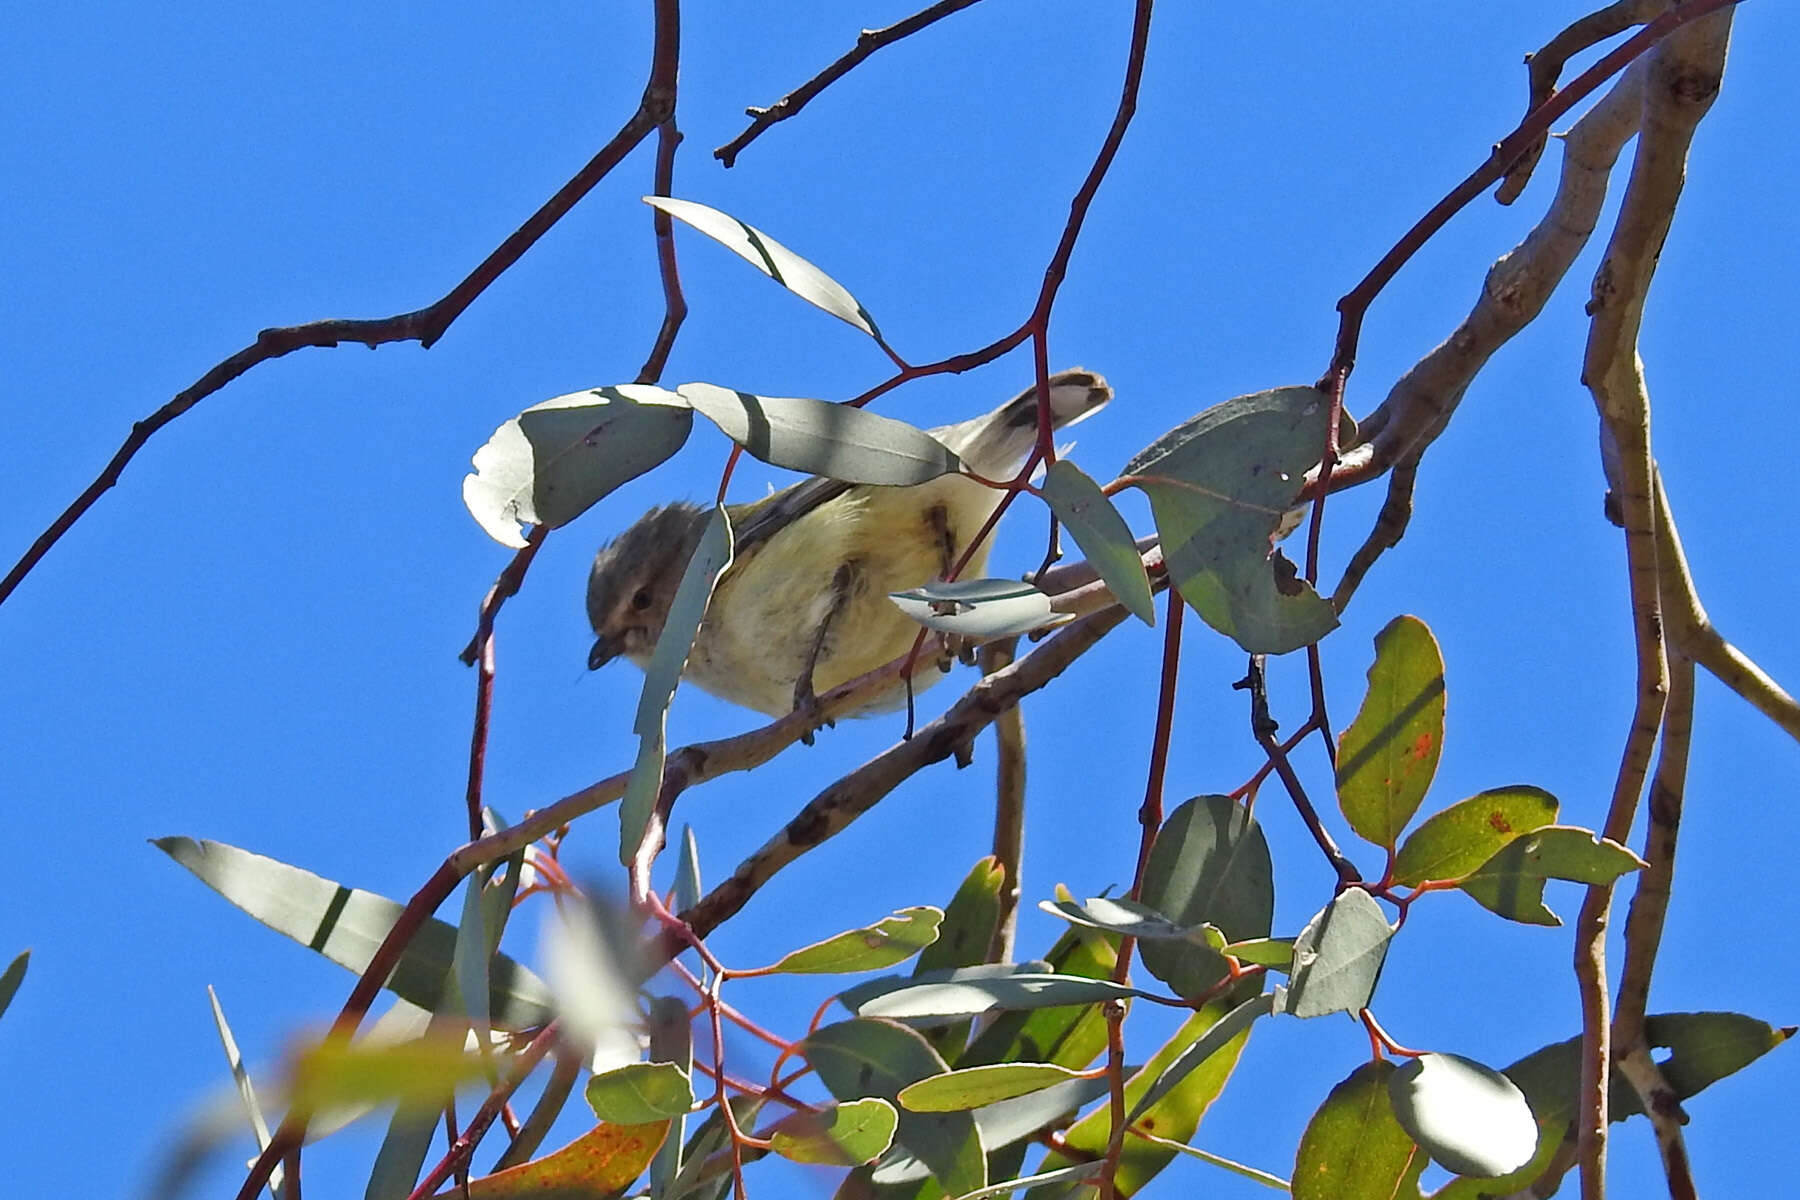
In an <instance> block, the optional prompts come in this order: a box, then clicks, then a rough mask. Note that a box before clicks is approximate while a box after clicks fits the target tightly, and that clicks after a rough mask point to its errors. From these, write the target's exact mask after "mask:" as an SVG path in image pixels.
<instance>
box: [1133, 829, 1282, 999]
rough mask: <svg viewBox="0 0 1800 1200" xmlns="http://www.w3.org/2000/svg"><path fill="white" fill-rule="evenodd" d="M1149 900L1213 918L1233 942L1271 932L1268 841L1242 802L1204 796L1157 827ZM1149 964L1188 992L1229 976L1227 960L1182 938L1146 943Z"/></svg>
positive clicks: (1207, 920) (1191, 922)
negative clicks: (1174, 940)
mask: <svg viewBox="0 0 1800 1200" xmlns="http://www.w3.org/2000/svg"><path fill="white" fill-rule="evenodd" d="M1143 901H1144V903H1146V904H1148V905H1149V906H1150V907H1152V908H1153V909H1155V910H1156V911H1157V912H1160V913H1163V914H1164V915H1166V916H1167V917H1168V918H1169V919H1170V920H1171V921H1174V922H1175V923H1177V924H1179V925H1184V926H1189V927H1193V926H1198V925H1203V924H1204V925H1212V926H1214V927H1216V928H1217V929H1219V930H1220V931H1221V932H1223V933H1224V934H1225V936H1226V938H1228V939H1229V940H1231V941H1247V940H1250V939H1253V938H1264V937H1268V936H1269V929H1270V922H1271V921H1272V919H1273V917H1274V912H1275V883H1274V875H1273V872H1272V870H1271V867H1270V863H1269V844H1268V842H1267V841H1266V840H1264V838H1263V832H1262V829H1261V828H1260V827H1258V825H1257V824H1256V821H1255V820H1254V819H1253V818H1252V817H1251V816H1250V814H1249V812H1248V810H1246V809H1245V808H1244V806H1243V805H1241V804H1238V803H1237V802H1235V801H1233V800H1232V799H1231V798H1230V797H1228V796H1197V797H1195V798H1194V799H1192V800H1189V801H1187V802H1186V803H1184V804H1182V805H1181V806H1180V807H1178V808H1177V809H1176V810H1175V811H1174V812H1172V813H1170V814H1169V817H1168V819H1167V820H1166V821H1164V822H1163V826H1162V828H1161V829H1159V830H1157V833H1156V841H1155V844H1154V845H1153V846H1152V847H1151V849H1150V860H1149V862H1148V864H1147V865H1146V868H1145V873H1144V887H1143ZM1139 950H1140V952H1141V953H1142V955H1143V958H1144V968H1145V970H1147V971H1149V972H1150V973H1151V974H1152V975H1154V976H1156V977H1157V978H1158V979H1160V980H1162V981H1163V982H1164V983H1166V984H1168V985H1169V986H1170V987H1172V988H1174V989H1175V991H1176V992H1178V993H1179V994H1181V995H1183V996H1188V997H1193V996H1199V995H1201V994H1203V993H1204V992H1206V991H1207V990H1208V989H1210V988H1211V987H1213V985H1215V984H1217V983H1218V982H1219V981H1220V980H1222V979H1224V978H1225V976H1226V974H1227V973H1228V968H1227V966H1226V963H1225V960H1224V959H1223V958H1222V957H1220V956H1219V955H1218V954H1216V953H1208V952H1206V951H1204V950H1202V949H1200V948H1199V947H1197V946H1194V945H1192V944H1188V943H1183V942H1159V941H1148V942H1145V943H1144V944H1143V945H1142V946H1141V947H1139Z"/></svg>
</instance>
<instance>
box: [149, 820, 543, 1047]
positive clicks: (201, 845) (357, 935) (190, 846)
mask: <svg viewBox="0 0 1800 1200" xmlns="http://www.w3.org/2000/svg"><path fill="white" fill-rule="evenodd" d="M154 845H155V846H156V847H157V849H159V850H161V851H162V852H163V853H165V854H167V855H168V856H169V857H170V858H172V859H174V860H175V861H176V862H178V863H180V864H181V865H182V866H184V867H186V868H187V869H188V870H190V871H192V872H193V873H194V874H195V875H196V876H198V877H199V879H200V881H201V882H202V883H204V884H206V885H207V886H208V887H210V888H212V889H213V890H214V891H216V892H218V893H219V894H220V895H221V896H223V897H225V899H227V900H229V901H231V902H232V903H233V904H235V905H237V906H238V907H239V908H241V909H243V910H244V911H245V912H247V913H249V914H250V915H251V916H253V917H255V918H256V919H257V920H258V921H261V922H262V923H263V924H264V925H267V926H268V927H269V928H271V929H273V930H275V932H277V933H281V934H285V935H287V936H288V937H290V938H293V939H294V940H295V941H296V942H299V943H300V944H301V945H302V946H306V947H307V948H309V949H311V950H315V951H317V952H318V953H320V954H322V955H324V956H325V957H326V958H328V959H330V960H331V961H332V962H334V963H337V964H338V965H339V966H341V967H345V968H347V969H349V970H351V971H354V972H356V973H358V974H361V973H362V972H363V971H364V970H366V969H367V967H368V965H369V960H370V959H371V958H373V957H374V954H375V951H376V950H377V949H379V948H380V946H381V942H382V939H383V938H385V937H386V936H387V933H388V930H390V929H392V928H393V927H394V922H395V921H396V920H398V919H399V916H400V913H401V907H400V905H398V904H396V903H394V902H393V901H392V900H389V899H388V898H387V897H385V896H378V895H376V894H375V893H373V892H365V891H362V890H360V889H357V888H347V887H344V886H343V885H342V884H339V883H334V882H333V881H331V880H329V879H325V878H323V877H321V876H318V875H314V874H313V873H312V872H311V871H304V870H301V869H300V868H299V867H292V866H289V865H287V864H286V863H282V862H277V861H275V860H274V859H272V858H265V857H263V856H262V855H260V854H252V853H250V852H249V851H248V850H240V849H238V848H237V847H236V846H228V845H226V844H224V843H223V842H211V841H195V840H194V839H192V838H185V837H165V838H157V839H156V840H155V842H154ZM455 950H456V930H455V929H454V928H453V927H452V926H450V925H448V924H445V923H444V922H443V921H439V920H435V919H428V920H426V921H425V922H424V923H423V924H421V925H420V927H419V931H418V933H417V934H416V935H414V937H413V939H412V940H411V941H410V942H409V943H408V944H407V948H406V951H405V953H403V954H402V955H401V956H400V961H399V963H398V964H396V966H395V967H394V970H393V973H392V974H391V975H389V976H388V979H387V985H386V986H387V987H388V989H389V990H390V991H392V992H393V993H394V994H395V995H397V996H400V997H402V998H403V999H406V1000H408V1001H410V1002H412V1003H413V1004H416V1005H418V1006H419V1007H420V1008H424V1009H428V1010H431V1011H433V1012H436V1011H442V1010H443V1006H444V1005H445V1004H446V1002H447V1001H448V1000H449V999H450V995H449V987H448V984H449V974H450V961H451V958H452V957H453V956H454V954H455ZM489 983H490V987H489V993H488V1012H489V1015H490V1017H491V1019H492V1020H493V1022H494V1025H495V1026H496V1027H497V1028H500V1029H515V1030H516V1029H529V1028H534V1027H536V1026H539V1025H543V1024H545V1023H546V1022H548V1021H549V1020H550V1019H551V1016H552V1015H553V1014H552V1013H551V1005H550V992H549V989H548V988H546V987H545V986H544V983H543V980H541V979H539V978H538V977H537V976H536V975H533V974H532V973H531V972H530V971H529V970H527V969H526V968H525V967H523V966H521V965H520V964H519V963H516V962H514V961H513V960H512V959H510V958H508V957H507V956H506V955H504V954H496V955H495V956H494V960H493V963H492V964H491V966H490V968H489Z"/></svg>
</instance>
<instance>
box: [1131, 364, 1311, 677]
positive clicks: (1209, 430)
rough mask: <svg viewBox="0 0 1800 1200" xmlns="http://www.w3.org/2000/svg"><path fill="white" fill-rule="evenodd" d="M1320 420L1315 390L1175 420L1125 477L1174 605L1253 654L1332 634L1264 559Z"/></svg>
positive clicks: (1230, 403) (1302, 588)
mask: <svg viewBox="0 0 1800 1200" xmlns="http://www.w3.org/2000/svg"><path fill="white" fill-rule="evenodd" d="M1330 412H1331V403H1330V400H1329V398H1328V397H1327V396H1326V395H1325V394H1324V393H1323V392H1321V391H1319V390H1318V389H1317V388H1311V387H1288V388H1275V389H1273V390H1272V391H1267V392H1256V393H1254V394H1252V395H1248V396H1238V397H1236V398H1235V399H1232V400H1227V401H1226V402H1225V403H1223V404H1219V405H1215V406H1214V407H1212V408H1209V409H1207V410H1206V411H1205V412H1203V413H1201V414H1200V415H1199V416H1197V417H1193V418H1191V419H1189V420H1187V421H1184V422H1183V423H1182V424H1180V425H1178V426H1177V427H1176V428H1174V429H1172V430H1170V431H1169V432H1168V433H1166V434H1164V435H1163V436H1162V437H1160V438H1158V439H1157V440H1156V442H1155V443H1153V444H1152V445H1150V446H1148V447H1146V448H1145V449H1144V450H1143V451H1141V452H1140V453H1139V454H1137V455H1136V456H1135V457H1134V458H1133V459H1132V460H1131V461H1130V462H1129V463H1127V464H1126V467H1125V472H1124V473H1125V475H1127V476H1136V477H1139V478H1138V479H1137V481H1136V484H1135V486H1137V487H1139V488H1142V489H1143V491H1144V493H1145V494H1146V495H1147V496H1149V497H1150V509H1151V511H1152V513H1154V514H1155V517H1156V530H1157V533H1158V535H1159V536H1160V537H1161V539H1162V546H1163V561H1164V562H1165V563H1167V564H1168V569H1169V578H1171V579H1172V580H1174V581H1175V585H1176V587H1178V588H1179V589H1180V590H1181V597H1182V599H1183V600H1186V601H1187V602H1188V604H1189V605H1191V606H1192V607H1193V609H1194V611H1195V612H1197V613H1199V614H1200V616H1201V617H1202V618H1203V619H1204V620H1205V621H1206V623H1207V624H1208V625H1211V626H1212V627H1213V628H1214V629H1216V630H1218V631H1219V632H1220V633H1223V634H1224V635H1226V636H1227V637H1229V638H1231V639H1233V640H1234V641H1236V642H1237V643H1238V645H1240V646H1242V647H1243V648H1244V649H1245V650H1247V651H1249V652H1250V653H1252V654H1285V653H1287V652H1288V651H1290V650H1297V649H1299V648H1300V647H1301V646H1308V645H1311V644H1312V643H1314V642H1316V641H1318V640H1319V639H1320V638H1322V637H1324V636H1325V635H1326V634H1327V633H1329V632H1331V631H1332V630H1333V629H1335V628H1336V627H1337V614H1336V612H1335V611H1334V610H1333V609H1332V607H1331V605H1330V604H1329V603H1328V602H1327V601H1326V600H1325V599H1324V598H1323V597H1321V596H1320V595H1319V594H1318V593H1317V592H1316V591H1314V590H1313V588H1312V586H1311V585H1310V584H1308V583H1307V582H1305V581H1304V580H1302V579H1300V578H1299V577H1298V573H1297V572H1296V571H1295V570H1294V566H1293V564H1292V563H1290V562H1289V561H1288V560H1287V559H1286V558H1285V557H1284V556H1283V555H1282V554H1281V553H1280V552H1279V551H1276V550H1274V548H1273V547H1274V539H1275V533H1276V529H1277V528H1278V526H1279V525H1280V524H1281V521H1282V518H1283V516H1284V515H1285V514H1286V513H1287V511H1288V509H1289V508H1291V507H1292V506H1293V503H1294V499H1295V497H1296V496H1298V495H1299V493H1300V488H1301V485H1302V483H1303V481H1304V479H1305V476H1306V471H1307V469H1308V468H1309V467H1311V466H1312V465H1313V464H1315V463H1317V462H1318V461H1319V454H1320V451H1322V450H1323V449H1324V447H1325V430H1326V422H1327V421H1328V420H1329V419H1330Z"/></svg>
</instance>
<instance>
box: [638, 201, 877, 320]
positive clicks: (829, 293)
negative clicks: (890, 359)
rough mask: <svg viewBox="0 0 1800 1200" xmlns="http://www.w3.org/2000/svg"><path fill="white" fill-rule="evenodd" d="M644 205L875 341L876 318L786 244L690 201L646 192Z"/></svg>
mask: <svg viewBox="0 0 1800 1200" xmlns="http://www.w3.org/2000/svg"><path fill="white" fill-rule="evenodd" d="M644 203H645V204H648V205H650V207H652V208H659V209H661V210H662V211H663V212H666V213H668V214H669V215H670V216H671V217H674V218H676V219H677V220H681V221H685V222H687V223H688V224H689V225H692V226H693V227H694V228H695V229H698V230H699V231H700V232H701V233H704V234H705V235H706V236H707V237H709V238H711V239H713V240H714V241H715V242H718V243H719V244H720V245H721V246H724V247H725V248H726V249H728V250H730V251H732V252H733V253H735V254H736V255H738V256H739V257H740V258H742V259H743V260H744V261H745V262H747V263H749V264H750V265H751V266H753V267H755V268H756V269H757V270H759V271H761V272H762V273H763V274H764V275H767V276H768V277H769V278H771V279H773V280H774V281H775V282H776V283H779V284H780V285H781V286H782V287H784V288H786V289H787V290H788V291H790V292H792V293H794V295H796V296H798V297H800V298H801V299H802V300H805V301H806V302H807V303H809V304H812V305H815V306H816V307H818V308H822V309H824V310H825V311H826V312H828V313H830V314H831V315H832V316H834V317H836V318H838V319H839V320H841V321H845V322H847V323H849V324H851V325H854V326H856V328H858V329H860V330H862V331H863V332H864V333H866V334H868V335H869V336H870V337H872V338H874V339H875V340H876V341H880V340H881V331H880V330H878V329H876V328H875V318H873V317H871V316H870V315H869V313H868V310H867V309H865V308H863V306H862V305H861V304H859V303H858V302H857V299H856V297H855V296H852V295H851V294H850V293H849V291H848V290H847V289H845V287H844V285H843V284H841V283H839V282H838V281H837V280H835V279H833V278H832V277H831V276H829V275H827V274H825V272H823V271H821V270H819V268H817V267H815V266H813V265H812V264H811V263H810V262H807V261H806V260H805V259H804V258H801V257H800V256H799V255H798V254H795V253H794V252H793V251H792V250H789V249H788V248H787V247H786V246H784V245H782V244H781V243H780V242H778V241H776V240H775V239H774V238H772V237H770V236H769V235H768V234H766V233H764V232H763V231H762V230H760V229H757V228H756V227H754V226H752V225H747V224H745V223H744V222H742V221H740V220H738V219H737V218H736V217H734V216H731V215H729V214H727V213H722V212H720V211H719V210H718V209H716V208H710V207H708V206H707V205H704V204H697V203H695V202H694V201H692V200H677V199H675V198H674V197H672V196H645V197H644Z"/></svg>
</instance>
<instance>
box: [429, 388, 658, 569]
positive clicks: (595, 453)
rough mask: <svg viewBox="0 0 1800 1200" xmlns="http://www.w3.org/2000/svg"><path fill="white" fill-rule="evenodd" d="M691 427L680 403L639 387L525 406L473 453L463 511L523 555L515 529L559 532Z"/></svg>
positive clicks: (651, 462) (645, 468) (641, 470)
mask: <svg viewBox="0 0 1800 1200" xmlns="http://www.w3.org/2000/svg"><path fill="white" fill-rule="evenodd" d="M693 427H694V412H693V409H691V408H690V407H688V403H687V401H685V400H683V399H682V398H681V397H680V396H678V395H676V394H675V393H674V392H670V391H666V390H664V389H662V388H659V387H650V386H648V385H647V384H640V383H624V384H620V385H618V386H617V387H602V388H590V389H589V390H587V391H585V392H571V393H569V394H568V395H566V396H558V397H556V398H555V399H553V400H546V401H544V402H543V403H542V404H534V405H532V406H531V407H530V408H528V409H526V410H525V411H524V412H522V413H520V414H519V415H518V416H516V417H514V418H513V419H512V420H510V421H508V422H507V423H506V424H504V425H502V426H500V428H498V429H496V430H495V431H494V436H492V437H490V438H489V439H488V440H487V444H486V445H484V446H482V447H481V449H479V450H477V451H476V452H475V458H474V464H475V471H474V473H473V474H471V475H468V476H466V477H465V478H464V479H463V505H464V506H465V507H466V508H468V510H469V515H470V516H472V517H474V518H475V521H476V523H477V524H479V525H480V526H481V528H482V530H483V531H484V532H486V533H487V535H488V536H489V537H491V538H493V539H494V540H495V541H496V542H499V543H500V544H501V545H503V546H511V547H513V548H514V549H519V548H521V547H523V546H524V545H525V539H524V538H523V537H521V536H520V535H519V526H520V525H543V526H545V527H546V528H549V529H555V528H556V527H558V526H559V525H567V524H568V523H569V522H570V521H573V520H574V519H575V518H576V517H579V516H580V515H581V514H582V513H584V512H586V511H587V510H588V509H589V508H591V507H593V505H594V503H595V502H596V501H598V500H600V498H601V497H603V496H605V495H607V494H608V493H610V492H611V491H613V490H614V489H615V488H617V487H618V486H619V485H620V484H623V483H625V482H627V481H629V480H632V479H636V478H637V477H638V476H639V475H642V474H643V473H644V472H645V471H648V470H650V469H651V468H652V467H654V466H657V465H658V464H660V463H662V462H664V461H666V460H667V459H668V458H669V457H670V456H671V455H673V454H674V453H675V452H676V451H677V450H679V449H681V446H682V443H683V442H685V441H687V437H688V433H689V431H691V430H692V429H693Z"/></svg>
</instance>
